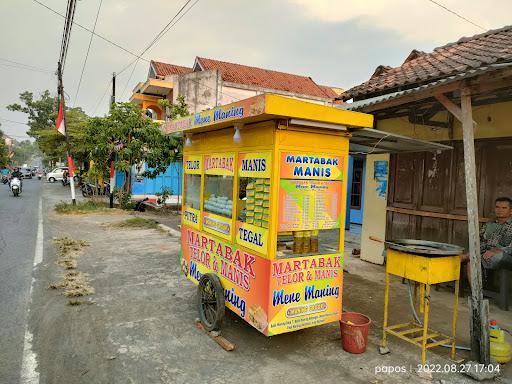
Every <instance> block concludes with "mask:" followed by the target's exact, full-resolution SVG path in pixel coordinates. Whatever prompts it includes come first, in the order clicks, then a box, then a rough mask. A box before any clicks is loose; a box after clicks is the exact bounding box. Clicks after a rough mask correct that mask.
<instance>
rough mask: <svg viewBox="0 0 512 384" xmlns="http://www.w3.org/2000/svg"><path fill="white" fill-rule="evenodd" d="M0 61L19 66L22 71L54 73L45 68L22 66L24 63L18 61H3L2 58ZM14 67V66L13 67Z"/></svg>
mask: <svg viewBox="0 0 512 384" xmlns="http://www.w3.org/2000/svg"><path fill="white" fill-rule="evenodd" d="M0 61H6V62H8V63H11V64H15V65H17V66H21V67H23V68H24V69H31V70H35V71H40V72H49V73H53V72H54V71H52V70H51V69H47V68H41V67H35V66H33V65H28V64H24V63H20V62H19V61H14V60H10V59H5V58H2V57H0ZM4 65H8V64H4ZM13 67H14V65H13Z"/></svg>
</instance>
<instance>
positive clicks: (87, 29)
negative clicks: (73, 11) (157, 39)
mask: <svg viewBox="0 0 512 384" xmlns="http://www.w3.org/2000/svg"><path fill="white" fill-rule="evenodd" d="M32 1H33V2H35V3H37V4H39V5H41V6H42V7H44V8H46V9H48V10H49V11H51V12H53V13H54V14H56V15H57V16H60V17H62V18H66V16H64V15H63V14H62V13H59V12H57V11H56V10H54V9H53V8H50V7H49V6H47V5H46V4H44V3H42V2H40V1H39V0H32ZM73 25H76V26H77V27H80V28H82V29H83V30H85V31H87V32H89V33H92V34H93V35H94V36H96V37H98V38H100V39H101V40H103V41H106V42H107V43H109V44H111V45H113V46H114V47H116V48H119V49H121V50H123V51H124V52H126V53H129V54H130V55H132V56H134V57H137V58H139V59H140V60H144V61H146V62H148V63H149V60H148V59H145V58H144V57H141V56H139V55H137V54H136V53H134V52H132V51H130V50H129V49H126V48H125V47H123V46H121V45H119V44H118V43H116V42H114V41H112V40H110V39H108V38H106V37H105V36H102V35H100V34H98V33H96V32H94V31H92V30H91V29H89V28H87V27H84V26H83V25H81V24H79V23H77V22H76V21H73Z"/></svg>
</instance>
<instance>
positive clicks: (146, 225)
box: [112, 217, 160, 230]
mask: <svg viewBox="0 0 512 384" xmlns="http://www.w3.org/2000/svg"><path fill="white" fill-rule="evenodd" d="M112 227H116V228H137V229H158V230H159V229H160V227H159V225H158V222H157V221H155V220H151V219H145V218H143V217H132V218H131V219H126V220H123V221H119V222H117V223H113V224H112Z"/></svg>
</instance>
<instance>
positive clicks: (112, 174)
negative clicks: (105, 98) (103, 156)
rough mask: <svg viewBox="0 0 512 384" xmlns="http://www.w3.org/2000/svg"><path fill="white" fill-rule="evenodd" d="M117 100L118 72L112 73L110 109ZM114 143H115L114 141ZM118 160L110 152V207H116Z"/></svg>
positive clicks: (113, 153)
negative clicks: (115, 192)
mask: <svg viewBox="0 0 512 384" xmlns="http://www.w3.org/2000/svg"><path fill="white" fill-rule="evenodd" d="M115 102H116V73H115V72H114V73H113V74H112V99H111V102H110V110H111V111H112V106H113V105H114V103H115ZM113 144H114V143H113ZM115 160H116V154H115V152H114V150H112V152H111V153H110V208H114V186H115V183H116V170H115V167H114V162H115Z"/></svg>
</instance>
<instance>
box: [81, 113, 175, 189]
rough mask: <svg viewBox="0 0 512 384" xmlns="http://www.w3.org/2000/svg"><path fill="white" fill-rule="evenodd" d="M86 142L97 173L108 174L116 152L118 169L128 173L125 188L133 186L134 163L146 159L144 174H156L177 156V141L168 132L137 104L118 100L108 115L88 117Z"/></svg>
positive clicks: (116, 167) (142, 161)
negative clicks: (147, 168)
mask: <svg viewBox="0 0 512 384" xmlns="http://www.w3.org/2000/svg"><path fill="white" fill-rule="evenodd" d="M86 136H87V143H86V146H87V147H88V149H89V152H90V158H91V160H92V161H93V162H94V169H95V172H96V173H97V174H100V175H105V176H106V175H107V174H108V169H109V161H110V157H111V154H112V153H115V155H116V160H115V169H116V170H120V171H123V172H124V174H125V184H124V190H125V191H127V192H129V191H130V188H131V180H130V178H131V167H132V165H135V164H143V163H146V164H147V166H148V167H150V168H151V170H146V171H145V172H144V173H143V176H146V177H149V178H155V177H156V176H157V175H158V174H159V173H162V172H164V171H165V170H166V169H167V167H168V166H169V164H170V163H171V162H172V161H173V160H174V159H175V156H176V152H177V151H176V149H177V146H178V143H177V141H176V139H175V138H174V137H172V136H168V135H165V134H164V133H163V132H162V130H161V129H160V126H159V124H158V123H155V122H153V121H152V120H151V119H150V118H148V117H146V116H145V115H144V114H143V113H142V110H141V108H140V107H139V106H138V105H135V104H131V103H115V104H113V105H112V109H111V111H110V113H109V115H107V116H106V117H94V118H91V119H89V120H88V123H87V128H86Z"/></svg>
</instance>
